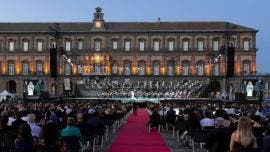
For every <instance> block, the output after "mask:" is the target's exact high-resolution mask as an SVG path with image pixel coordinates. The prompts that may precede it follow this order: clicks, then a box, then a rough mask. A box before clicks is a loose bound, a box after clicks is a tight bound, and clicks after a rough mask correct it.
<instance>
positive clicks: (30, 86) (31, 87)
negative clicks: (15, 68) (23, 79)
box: [27, 81, 35, 96]
mask: <svg viewBox="0 0 270 152" xmlns="http://www.w3.org/2000/svg"><path fill="white" fill-rule="evenodd" d="M34 89H35V86H34V84H33V82H32V81H30V82H29V83H28V86H27V91H28V96H33V95H34Z"/></svg>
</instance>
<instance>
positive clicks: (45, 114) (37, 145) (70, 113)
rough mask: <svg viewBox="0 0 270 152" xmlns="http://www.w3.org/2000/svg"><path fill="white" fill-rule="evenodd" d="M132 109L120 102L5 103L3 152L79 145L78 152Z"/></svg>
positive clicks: (1, 109)
mask: <svg viewBox="0 0 270 152" xmlns="http://www.w3.org/2000/svg"><path fill="white" fill-rule="evenodd" d="M131 108H132V105H127V104H126V105H122V104H120V103H116V102H106V103H104V102H103V103H95V104H93V103H91V102H73V103H28V104H22V103H16V104H15V103H14V104H8V103H2V104H0V113H1V117H0V151H10V150H16V151H20V152H31V151H39V152H41V151H42V152H46V151H48V152H49V151H50V152H59V151H68V150H67V147H68V146H73V148H74V146H75V145H76V143H77V144H78V147H76V148H77V149H76V150H75V151H78V149H80V148H82V147H83V145H86V142H87V141H88V139H89V138H95V137H98V136H103V135H104V134H105V131H106V128H107V127H111V126H112V125H113V123H114V122H115V121H116V120H118V119H120V118H121V117H123V116H124V114H126V113H127V111H130V110H131ZM70 137H74V138H72V139H71V138H70ZM74 139H75V140H74ZM70 141H71V144H70V143H68V142H70Z"/></svg>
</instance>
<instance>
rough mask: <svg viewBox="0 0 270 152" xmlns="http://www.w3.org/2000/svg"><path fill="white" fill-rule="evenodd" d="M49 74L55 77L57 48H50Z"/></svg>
mask: <svg viewBox="0 0 270 152" xmlns="http://www.w3.org/2000/svg"><path fill="white" fill-rule="evenodd" d="M50 76H51V77H53V78H56V77H57V49H56V48H51V49H50Z"/></svg>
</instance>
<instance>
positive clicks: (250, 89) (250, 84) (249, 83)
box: [246, 81, 253, 97]
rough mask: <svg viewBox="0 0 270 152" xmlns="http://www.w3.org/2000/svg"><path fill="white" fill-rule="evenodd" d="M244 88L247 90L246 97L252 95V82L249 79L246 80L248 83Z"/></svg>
mask: <svg viewBox="0 0 270 152" xmlns="http://www.w3.org/2000/svg"><path fill="white" fill-rule="evenodd" d="M246 90H247V96H248V97H252V94H253V84H252V82H251V81H249V82H248V85H247V87H246Z"/></svg>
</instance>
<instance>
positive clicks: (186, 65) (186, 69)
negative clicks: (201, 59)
mask: <svg viewBox="0 0 270 152" xmlns="http://www.w3.org/2000/svg"><path fill="white" fill-rule="evenodd" d="M182 69H183V75H185V76H186V75H189V69H190V62H189V61H187V60H185V61H183V62H182Z"/></svg>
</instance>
